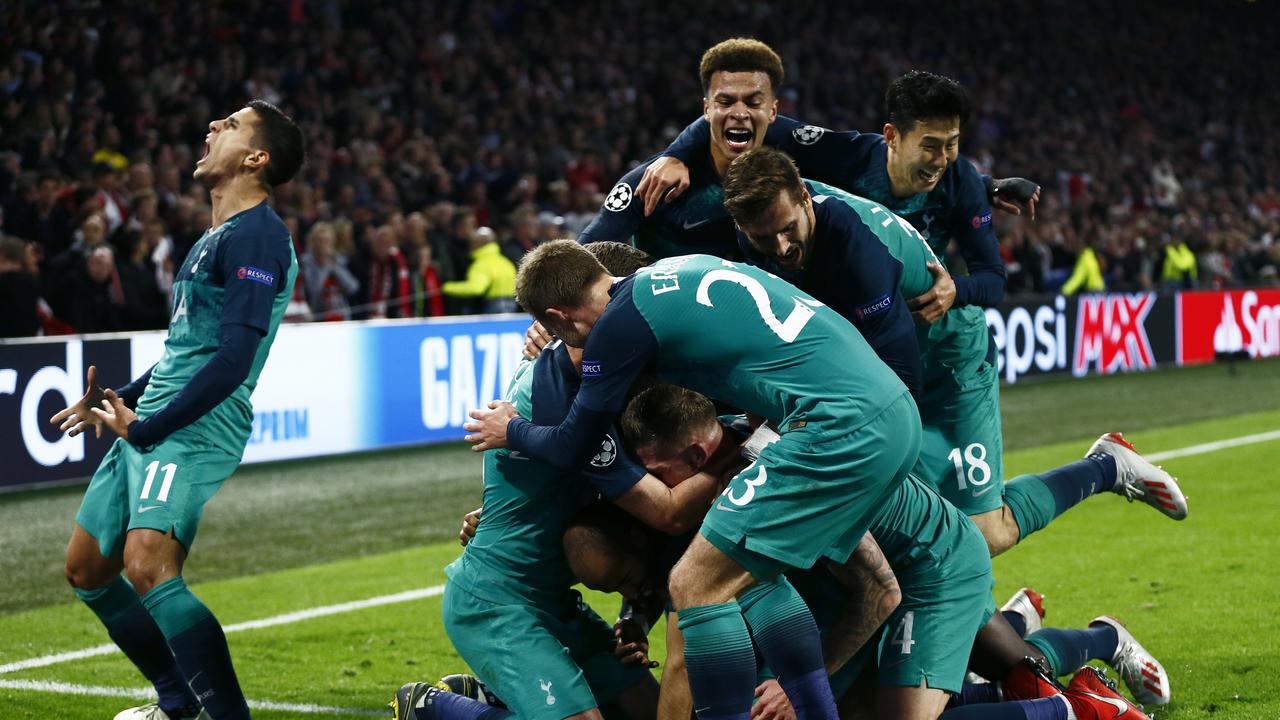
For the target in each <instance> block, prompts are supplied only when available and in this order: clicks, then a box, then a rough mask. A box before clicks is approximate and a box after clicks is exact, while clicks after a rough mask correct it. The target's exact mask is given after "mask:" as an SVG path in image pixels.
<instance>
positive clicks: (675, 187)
mask: <svg viewBox="0 0 1280 720" xmlns="http://www.w3.org/2000/svg"><path fill="white" fill-rule="evenodd" d="M688 189H689V167H688V166H687V165H685V164H684V163H683V162H681V161H679V160H677V159H676V158H673V157H671V156H664V157H660V158H658V159H657V160H654V161H653V162H651V163H649V167H647V168H645V169H644V176H643V177H641V178H640V184H639V185H637V186H636V195H639V196H640V198H641V199H643V200H644V216H645V217H649V216H650V215H652V214H653V211H654V210H657V209H658V203H659V202H671V201H672V200H675V199H676V198H678V197H680V195H681V193H683V192H684V191H685V190H688Z"/></svg>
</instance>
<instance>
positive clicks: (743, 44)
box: [698, 38, 785, 95]
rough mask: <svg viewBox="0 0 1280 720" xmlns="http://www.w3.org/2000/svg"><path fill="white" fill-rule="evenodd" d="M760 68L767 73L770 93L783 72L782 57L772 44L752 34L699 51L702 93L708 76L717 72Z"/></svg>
mask: <svg viewBox="0 0 1280 720" xmlns="http://www.w3.org/2000/svg"><path fill="white" fill-rule="evenodd" d="M721 70H723V71H725V72H762V73H764V74H765V75H768V76H769V84H770V85H771V86H772V89H773V93H774V94H775V95H777V94H778V89H779V88H781V87H782V80H783V78H784V77H785V74H784V72H783V69H782V58H780V57H778V53H776V52H774V51H773V48H771V47H769V46H768V45H765V44H764V43H762V42H760V41H759V40H756V39H754V38H730V39H728V40H724V41H722V42H718V43H716V44H715V45H712V46H711V48H710V49H708V50H707V51H706V52H705V53H703V54H702V62H700V63H698V76H699V77H701V78H702V94H703V95H705V94H707V91H708V90H709V89H710V88H711V76H712V75H714V74H716V73H717V72H720V71H721Z"/></svg>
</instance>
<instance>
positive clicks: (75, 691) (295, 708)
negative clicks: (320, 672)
mask: <svg viewBox="0 0 1280 720" xmlns="http://www.w3.org/2000/svg"><path fill="white" fill-rule="evenodd" d="M0 688H5V689H9V690H36V691H40V692H53V693H58V694H59V695H86V696H96V697H125V698H134V699H137V700H150V701H152V702H154V701H155V699H156V691H155V690H153V689H151V688H122V687H102V686H100V685H76V684H73V683H63V682H51V681H47V680H0ZM248 702H249V707H251V708H253V709H254V710H282V711H285V712H296V713H307V714H310V715H354V716H358V717H381V716H384V715H386V711H385V710H370V709H367V708H345V707H330V706H327V705H311V704H309V703H282V702H275V701H272V700H249V701H248Z"/></svg>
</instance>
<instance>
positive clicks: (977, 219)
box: [969, 210, 991, 230]
mask: <svg viewBox="0 0 1280 720" xmlns="http://www.w3.org/2000/svg"><path fill="white" fill-rule="evenodd" d="M969 222H970V223H971V224H972V225H973V229H974V230H977V229H978V228H980V227H982V226H984V225H990V224H991V211H990V210H988V211H987V213H986V214H985V215H974V216H973V219H972V220H970V221H969Z"/></svg>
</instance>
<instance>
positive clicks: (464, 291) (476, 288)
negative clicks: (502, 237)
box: [441, 227, 516, 313]
mask: <svg viewBox="0 0 1280 720" xmlns="http://www.w3.org/2000/svg"><path fill="white" fill-rule="evenodd" d="M441 289H442V290H443V291H444V294H445V295H446V296H449V297H456V298H465V299H468V300H470V301H471V307H472V310H473V312H477V313H502V312H515V311H516V298H515V295H516V266H515V265H514V264H512V262H511V261H510V260H508V259H507V258H506V257H505V256H504V255H503V254H502V249H501V248H499V247H498V237H497V235H496V234H494V232H493V230H492V229H491V228H487V227H482V228H479V229H478V230H476V231H475V232H474V233H472V235H471V265H470V266H469V267H468V268H467V278H466V279H465V280H457V281H454V282H447V283H445V284H444V286H443V287H442V288H441Z"/></svg>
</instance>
